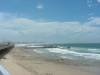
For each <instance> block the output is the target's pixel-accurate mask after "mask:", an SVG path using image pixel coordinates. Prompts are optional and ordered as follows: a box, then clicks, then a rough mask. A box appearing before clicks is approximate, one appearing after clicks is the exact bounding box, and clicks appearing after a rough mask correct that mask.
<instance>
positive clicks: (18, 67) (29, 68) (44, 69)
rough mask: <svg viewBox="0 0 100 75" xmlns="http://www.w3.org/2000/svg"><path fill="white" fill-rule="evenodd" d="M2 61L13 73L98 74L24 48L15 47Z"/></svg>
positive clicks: (31, 74) (16, 74) (14, 74)
mask: <svg viewBox="0 0 100 75" xmlns="http://www.w3.org/2000/svg"><path fill="white" fill-rule="evenodd" d="M0 63H1V64H2V65H3V66H4V67H5V68H6V69H7V70H8V71H9V73H10V74H11V75H96V74H93V73H92V72H89V71H85V70H82V69H80V68H77V66H73V65H66V64H63V63H62V62H61V60H60V61H51V60H47V59H44V58H42V57H41V55H39V54H36V53H33V54H32V55H30V54H28V53H27V52H25V51H24V48H14V49H13V50H12V51H11V52H10V53H9V54H8V55H6V56H5V59H1V61H0Z"/></svg>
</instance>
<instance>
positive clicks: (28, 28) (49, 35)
mask: <svg viewBox="0 0 100 75" xmlns="http://www.w3.org/2000/svg"><path fill="white" fill-rule="evenodd" d="M93 25H100V17H91V18H89V20H88V21H87V22H85V23H81V22H79V21H70V22H69V21H66V22H60V21H54V22H50V21H45V20H44V21H36V20H32V19H28V18H23V17H17V16H14V17H13V15H9V17H8V18H6V14H5V13H4V14H3V15H0V30H2V31H0V35H2V36H0V39H2V37H7V36H8V37H7V38H9V39H10V38H11V37H16V38H12V39H13V40H24V41H52V42H53V41H55V42H59V41H60V42H66V41H68V42H75V41H76V40H77V41H79V39H80V41H83V42H84V40H85V41H88V40H87V39H84V38H86V37H88V38H90V37H92V38H94V35H95V33H96V34H98V37H100V36H99V33H100V28H99V27H96V26H93ZM9 34H10V35H9ZM15 34H16V35H15ZM90 34H91V35H90ZM87 35H88V36H87ZM92 38H90V39H92ZM12 39H11V40H12Z"/></svg>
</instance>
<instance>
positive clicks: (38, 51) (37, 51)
mask: <svg viewBox="0 0 100 75" xmlns="http://www.w3.org/2000/svg"><path fill="white" fill-rule="evenodd" d="M33 51H34V52H36V53H43V51H40V50H36V49H34V50H33Z"/></svg>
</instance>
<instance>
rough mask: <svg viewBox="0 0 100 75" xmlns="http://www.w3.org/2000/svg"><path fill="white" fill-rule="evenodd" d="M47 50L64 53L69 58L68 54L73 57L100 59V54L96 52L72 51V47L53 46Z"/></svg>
mask: <svg viewBox="0 0 100 75" xmlns="http://www.w3.org/2000/svg"><path fill="white" fill-rule="evenodd" d="M47 50H48V51H49V52H52V53H56V54H62V56H63V57H64V58H68V56H70V57H73V58H75V57H84V58H86V59H95V60H100V54H96V53H82V52H76V51H71V50H70V49H60V48H52V49H51V48H48V49H47ZM64 55H65V56H66V57H65V56H64Z"/></svg>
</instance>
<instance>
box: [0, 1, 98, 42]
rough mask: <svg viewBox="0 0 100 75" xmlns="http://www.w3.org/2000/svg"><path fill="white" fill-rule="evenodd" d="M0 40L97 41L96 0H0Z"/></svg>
mask: <svg viewBox="0 0 100 75" xmlns="http://www.w3.org/2000/svg"><path fill="white" fill-rule="evenodd" d="M0 41H25V42H50V43H100V0H0Z"/></svg>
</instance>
